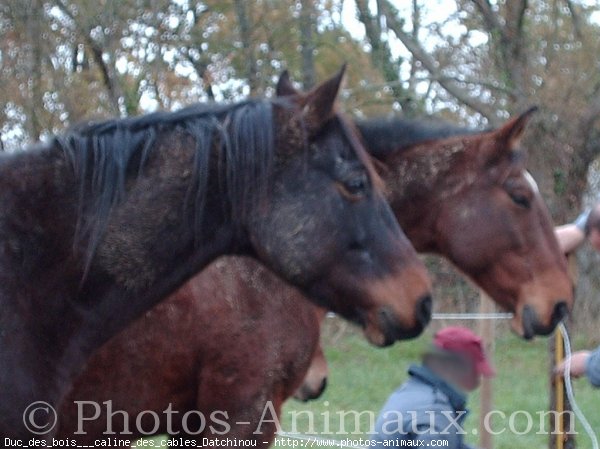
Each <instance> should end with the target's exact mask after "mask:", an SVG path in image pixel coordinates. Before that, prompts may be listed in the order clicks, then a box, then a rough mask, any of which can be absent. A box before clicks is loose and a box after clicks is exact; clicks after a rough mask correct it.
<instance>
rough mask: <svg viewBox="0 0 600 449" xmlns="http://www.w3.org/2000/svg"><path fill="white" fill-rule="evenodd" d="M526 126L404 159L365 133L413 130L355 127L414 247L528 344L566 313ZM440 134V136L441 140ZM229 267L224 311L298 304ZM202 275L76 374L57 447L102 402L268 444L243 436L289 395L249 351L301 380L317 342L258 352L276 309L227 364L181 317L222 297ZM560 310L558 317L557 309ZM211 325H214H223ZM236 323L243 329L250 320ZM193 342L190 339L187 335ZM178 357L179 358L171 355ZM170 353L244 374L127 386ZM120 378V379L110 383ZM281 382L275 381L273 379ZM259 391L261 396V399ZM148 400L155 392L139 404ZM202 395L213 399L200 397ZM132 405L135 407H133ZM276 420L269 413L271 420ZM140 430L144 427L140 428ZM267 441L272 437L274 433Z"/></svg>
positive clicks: (196, 373) (277, 286) (197, 325)
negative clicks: (449, 270) (472, 286)
mask: <svg viewBox="0 0 600 449" xmlns="http://www.w3.org/2000/svg"><path fill="white" fill-rule="evenodd" d="M528 116H529V115H528V114H527V115H524V116H522V117H519V118H518V119H516V120H513V121H510V122H509V123H507V124H506V125H505V126H504V127H503V128H501V129H500V130H498V131H494V132H487V133H479V134H470V135H463V136H461V137H452V138H448V139H444V140H440V141H428V142H427V143H426V144H421V145H418V146H414V147H411V148H408V149H405V148H403V147H402V148H401V147H395V146H393V144H392V142H391V141H389V140H388V141H387V142H388V145H390V146H391V147H393V148H389V149H388V150H387V151H383V150H382V149H381V146H378V145H376V144H377V142H375V141H374V140H373V139H374V138H375V137H373V135H372V134H371V133H370V132H369V131H370V130H369V129H368V128H369V126H370V127H377V128H379V132H378V133H377V138H380V137H381V138H385V135H384V133H383V132H382V129H383V130H385V129H386V127H387V128H389V130H388V132H389V133H391V132H397V130H398V127H404V129H407V127H410V126H412V124H410V123H409V122H402V121H397V122H387V125H385V126H382V123H381V122H366V123H362V124H360V129H361V130H363V132H364V135H365V139H366V142H367V144H368V145H371V144H373V145H372V146H373V147H377V149H378V156H379V157H380V158H381V159H382V160H384V161H385V163H386V169H385V172H386V174H385V178H386V181H387V183H388V186H389V195H390V198H391V203H392V204H393V207H394V211H395V212H396V214H397V216H398V218H401V219H402V222H403V225H404V226H405V229H406V232H407V234H408V235H409V236H410V237H411V239H412V241H413V242H414V244H415V245H416V246H417V248H419V249H420V250H430V251H436V252H438V253H439V254H441V255H444V256H446V257H447V258H449V259H450V260H452V261H453V262H454V263H455V264H456V265H457V266H458V267H459V268H460V269H461V270H462V271H464V272H465V273H466V274H468V275H469V276H470V277H471V278H473V279H474V280H475V281H476V282H477V283H478V284H479V285H480V286H481V287H482V288H485V289H486V291H488V292H489V293H490V294H491V295H492V297H493V298H494V299H495V300H496V301H497V302H499V303H501V304H502V305H504V306H505V307H507V308H508V309H511V310H513V311H515V312H516V313H517V316H519V312H520V311H523V310H530V312H525V313H524V314H523V316H522V318H520V319H518V320H517V324H518V323H520V322H526V323H528V324H527V325H526V328H525V334H524V336H532V335H533V333H535V332H536V331H538V332H539V331H543V332H546V331H548V328H550V327H553V326H554V325H555V324H556V320H558V319H559V318H561V317H562V315H563V313H564V309H566V308H567V307H569V306H570V305H571V303H572V286H571V283H570V281H569V278H568V276H567V273H566V267H565V266H564V263H563V258H562V255H561V254H560V251H559V249H558V246H557V245H556V242H555V240H554V233H553V230H552V226H551V222H550V219H549V217H548V214H547V212H546V208H545V206H544V204H543V202H542V200H541V197H540V196H539V193H538V192H537V191H536V189H535V185H534V183H532V182H531V180H530V179H529V178H528V177H527V176H526V174H525V173H524V172H523V170H524V166H523V160H522V159H520V158H518V157H516V155H515V151H516V149H517V146H516V145H517V142H518V139H519V138H520V136H521V133H522V131H523V128H524V126H525V122H526V120H527V118H528ZM410 132H414V129H413V130H412V131H411V130H410V129H407V132H406V133H404V135H406V134H407V133H410ZM455 132H456V131H453V132H452V133H455ZM459 132H460V131H459ZM439 133H443V134H446V133H447V132H446V130H441V129H440V130H439ZM413 134H414V133H413ZM423 136H425V137H423ZM430 137H431V135H429V134H428V135H424V134H419V135H414V136H413V140H416V141H418V140H422V139H423V138H425V139H430ZM400 178H402V179H400ZM475 228H476V229H475ZM228 263H231V264H232V268H227V270H226V271H227V272H229V273H230V275H232V276H233V278H234V280H233V281H231V283H233V285H236V286H237V287H239V288H240V289H243V292H244V297H238V298H236V299H233V298H230V301H232V302H233V303H234V304H239V303H240V302H242V301H244V302H245V301H249V302H250V303H251V304H253V303H254V302H255V300H253V299H252V298H253V297H254V296H255V295H261V294H264V293H262V292H269V297H270V298H271V300H274V302H275V303H285V302H286V301H287V298H288V296H292V297H295V295H297V292H296V291H295V290H293V289H290V288H288V287H286V285H285V284H283V283H281V282H279V281H277V280H276V279H275V278H274V277H273V276H272V275H269V274H268V273H267V272H265V271H264V270H260V273H261V276H260V278H253V276H254V275H253V273H254V272H255V271H256V270H257V267H255V266H254V264H248V263H244V262H240V261H239V260H238V261H235V262H233V260H232V259H228ZM222 270H223V269H222ZM215 271H216V270H212V273H211V274H213V275H214V273H215ZM231 273H235V275H233V274H231ZM205 276H206V277H205ZM208 276H209V275H208V274H206V273H202V274H201V275H200V276H199V277H198V278H196V279H195V280H194V281H193V282H194V283H195V284H198V285H200V284H201V283H206V287H205V289H206V290H207V291H206V292H202V293H199V294H200V295H201V296H202V298H203V300H202V301H200V300H197V299H196V300H195V301H189V302H184V301H182V300H180V299H173V300H168V301H167V302H165V303H164V304H161V305H160V306H159V309H162V311H161V312H160V313H158V314H153V315H152V316H151V317H147V318H146V319H145V320H143V321H141V322H140V323H138V325H137V327H136V328H135V329H130V330H128V331H126V332H125V333H123V334H122V335H121V336H119V337H118V338H116V339H114V340H113V341H112V342H111V344H110V346H107V347H105V348H103V350H102V351H101V352H100V354H98V355H97V356H96V357H95V358H94V359H93V361H92V363H91V364H90V366H89V368H88V371H87V373H86V375H85V376H83V377H82V378H80V379H79V381H78V383H77V386H76V389H75V390H74V391H73V392H72V394H71V395H70V398H69V402H70V403H69V404H68V407H66V408H65V409H63V417H64V420H63V422H62V429H61V436H63V437H67V436H71V435H72V432H73V431H74V430H75V429H76V422H77V421H76V420H75V418H74V417H75V415H76V412H77V410H76V407H75V405H74V404H73V403H72V401H75V400H77V399H80V400H90V401H96V402H99V403H101V401H103V400H108V399H112V400H113V407H114V408H115V409H123V410H127V411H129V412H130V416H133V417H135V416H138V415H139V411H140V410H143V407H147V408H148V409H149V410H155V411H161V410H164V409H165V408H166V407H168V405H169V403H170V402H175V401H177V406H178V407H181V408H179V409H178V410H180V411H181V414H183V413H185V412H186V411H189V410H194V409H198V410H201V411H203V412H204V413H207V412H209V411H211V410H222V409H225V410H228V411H229V412H230V413H231V414H232V415H233V416H237V415H238V414H240V413H242V412H243V411H245V412H246V413H247V414H248V415H247V416H248V418H247V420H248V421H250V422H251V423H252V425H250V426H247V425H242V426H235V425H234V426H232V429H231V432H230V433H229V434H228V435H226V436H230V437H231V436H235V437H244V438H249V439H252V438H258V441H259V442H262V441H271V439H272V437H273V435H272V434H270V435H269V434H261V435H253V434H252V432H253V431H254V430H255V429H256V427H257V423H258V422H259V421H260V416H261V413H262V412H263V411H264V404H265V401H266V400H272V401H273V403H275V404H277V406H279V404H280V403H281V400H282V398H285V397H286V395H289V394H290V393H291V391H292V390H293V388H287V389H285V391H286V393H285V394H284V393H282V387H275V386H274V385H273V383H272V382H273V376H266V377H264V378H261V377H258V378H257V377H255V376H254V374H255V373H256V372H260V373H261V375H264V372H263V371H260V370H258V371H257V368H256V367H255V366H254V364H252V363H250V362H248V359H247V351H252V353H253V354H254V353H255V352H256V349H257V348H258V349H260V351H259V353H258V354H255V356H256V357H255V358H254V360H255V361H257V360H258V358H259V357H265V361H264V362H263V361H261V366H268V364H269V363H272V364H273V365H272V366H273V367H277V366H281V365H282V363H283V364H284V365H285V364H286V363H288V364H291V363H294V364H295V367H296V368H297V369H304V370H305V369H306V364H305V365H303V368H302V367H301V366H300V365H299V364H297V363H296V362H297V360H298V359H303V360H306V358H304V356H303V354H304V353H305V351H307V350H308V349H307V348H308V347H307V346H304V343H307V344H310V343H311V342H315V341H316V339H315V337H314V335H313V332H314V331H313V325H306V326H307V327H306V329H305V330H302V329H300V328H299V327H292V326H289V329H288V334H291V333H292V332H295V331H296V330H298V329H300V330H301V332H300V333H299V334H297V335H296V336H295V337H294V336H291V337H290V336H289V335H288V337H289V339H286V342H290V343H289V344H290V345H291V346H290V347H289V348H288V349H293V348H295V350H294V351H292V352H290V353H287V356H288V357H290V358H289V359H288V360H287V362H283V361H282V359H281V358H280V357H279V356H280V355H281V353H280V352H277V351H273V350H272V349H269V350H270V351H273V352H265V351H262V348H263V347H267V348H271V347H270V345H272V344H273V342H272V341H271V340H274V339H277V338H283V337H277V336H278V335H279V334H278V333H277V334H276V335H275V336H271V335H270V332H279V330H280V324H279V323H286V322H288V321H289V322H291V320H293V318H294V314H295V313H296V311H295V310H292V311H290V310H288V309H285V308H284V309H282V310H280V313H282V315H280V316H277V318H276V319H273V318H272V317H271V318H269V319H271V321H265V322H262V323H260V324H259V323H257V327H256V330H255V332H256V333H257V335H258V336H263V337H264V338H265V340H264V341H263V340H261V341H260V342H257V341H256V340H253V341H252V342H248V337H244V338H239V336H238V335H237V334H238V332H237V331H235V330H234V331H232V332H231V333H227V338H231V339H232V341H235V342H236V344H239V345H243V348H247V349H244V350H240V349H238V350H237V351H233V352H231V353H227V352H226V351H225V349H227V348H228V347H227V346H223V342H224V341H225V339H226V338H225V336H224V335H223V334H219V335H217V336H216V337H218V341H217V343H215V341H213V340H211V338H212V337H211V336H210V335H212V334H209V336H208V337H207V336H204V331H202V332H198V331H197V329H202V328H203V327H204V326H209V325H211V322H212V320H207V319H206V318H202V317H208V316H209V315H206V314H200V313H198V316H196V317H190V315H193V313H191V314H190V313H189V309H190V308H191V307H192V306H190V303H192V302H198V303H204V302H206V301H205V300H206V299H209V298H212V297H213V295H217V297H218V295H221V293H219V291H218V289H217V288H215V287H212V286H211V285H212V284H214V285H216V286H217V287H220V288H223V287H222V284H223V283H224V281H223V279H220V278H218V277H217V278H215V277H212V278H209V277H208ZM236 279H237V280H239V279H242V280H244V281H245V282H247V283H248V279H252V281H251V282H249V283H248V285H244V286H241V285H240V284H238V281H237V280H236ZM257 280H258V281H260V282H257ZM187 291H188V292H189V291H190V289H189V288H188V290H187ZM522 291H523V292H522ZM526 293H528V294H529V295H528V294H526ZM227 295H230V293H228V294H227ZM227 295H226V296H227ZM511 295H512V296H511ZM190 299H191V298H190ZM563 301H564V304H565V306H562V305H561V304H562V302H563ZM175 302H178V303H179V304H180V307H181V309H182V310H180V311H179V312H178V313H179V314H181V315H185V316H186V318H185V320H184V321H183V322H182V323H180V322H178V321H177V318H176V316H174V317H171V316H170V314H173V312H172V311H171V312H170V310H173V309H169V307H171V308H173V307H174V306H173V305H171V306H169V304H170V303H173V304H174V303H175ZM215 303H216V304H227V301H224V300H223V299H221V300H217V298H215ZM194 307H198V306H194ZM240 307H241V306H240ZM174 310H176V308H175V309H174ZM227 310H229V306H228V308H227ZM243 310H246V309H245V308H244V309H243ZM219 316H220V315H218V316H216V317H215V319H221V318H219ZM263 316H264V315H263ZM240 319H242V323H243V322H244V320H247V319H249V318H248V317H243V318H240ZM542 320H547V321H542ZM158 323H160V325H162V326H167V328H168V329H171V330H172V331H173V332H174V334H172V333H171V331H169V333H168V335H165V334H162V333H159V332H158V331H150V334H148V331H145V332H142V329H159V324H158ZM540 323H544V324H540ZM240 325H243V324H241V323H236V324H235V325H234V326H233V329H236V328H237V326H240ZM188 326H189V327H188ZM265 330H266V331H267V332H268V333H267V334H266V335H267V336H265V334H264V333H263V332H265ZM519 330H520V329H519ZM304 332H306V335H307V336H306V337H305V336H304ZM192 334H195V335H193V336H191V335H192ZM245 335H247V334H245ZM292 341H294V342H295V343H292ZM138 342H139V343H138ZM251 344H252V345H255V346H251ZM183 347H184V349H180V348H183ZM134 348H135V349H134ZM173 349H175V350H176V352H183V353H185V356H180V358H182V359H183V358H188V359H193V360H206V359H207V358H209V359H210V358H211V357H217V361H218V363H216V365H215V366H217V367H219V366H222V364H223V363H224V362H223V360H226V363H228V364H230V365H236V366H239V365H238V357H239V358H240V359H241V360H242V361H243V362H244V363H247V365H245V367H244V368H246V369H243V370H242V372H241V373H240V372H237V373H235V374H236V375H232V374H231V372H229V374H228V372H225V371H222V372H219V371H215V370H214V369H213V367H211V366H209V365H202V364H199V365H194V366H191V365H190V364H189V363H188V364H187V365H183V366H184V368H183V369H179V370H169V371H167V370H164V371H165V372H168V373H170V375H171V376H174V378H164V377H163V375H162V374H161V375H160V376H157V375H154V376H153V375H149V376H144V377H142V376H139V375H137V373H138V372H139V371H141V370H142V369H143V368H142V367H148V366H153V367H157V366H160V365H161V357H167V356H168V357H170V356H169V355H163V352H164V351H167V350H169V351H171V350H173ZM211 351H212V352H211ZM310 351H312V349H310ZM123 352H126V353H127V356H126V357H124V356H123ZM319 358H320V357H319V356H318V355H317V356H315V357H314V359H317V360H318V359H319ZM211 360H212V359H211ZM320 361H321V363H323V362H324V359H322V358H321V359H320ZM257 363H258V362H257ZM146 369H147V368H146ZM217 369H220V368H217ZM118 372H121V373H123V375H122V376H119V375H118V374H117V373H118ZM275 372H277V371H275ZM271 373H273V371H272V372H271ZM209 374H211V375H214V376H213V377H211V376H209ZM279 374H280V375H282V372H281V371H279ZM296 374H298V373H296ZM284 378H285V376H283V375H282V379H284ZM133 379H135V382H136V383H138V384H139V386H138V387H137V390H135V389H133V386H132V385H130V384H129V383H128V382H133V381H134V380H133ZM282 379H279V382H282ZM236 381H239V382H237V383H236ZM296 381H297V380H296ZM253 382H256V383H253ZM292 383H293V382H292ZM182 385H183V386H185V388H184V387H182ZM207 385H208V386H207ZM265 385H266V388H267V390H264V388H263V387H264V386H265ZM166 390H169V391H170V395H164V394H163V393H162V392H163V391H166ZM146 391H148V392H150V391H157V392H160V393H156V394H153V393H145V392H146ZM182 391H183V392H184V393H183V394H184V395H185V394H187V402H185V405H182V400H181V399H180V398H181V396H179V395H178V394H176V392H182ZM208 391H211V392H212V394H211V395H208V394H207V392H208ZM265 391H268V394H265ZM200 393H202V394H200ZM213 395H214V396H215V397H213ZM248 395H251V396H253V397H255V398H257V401H262V402H257V403H255V404H254V406H253V407H248V406H247V404H246V402H245V400H244V401H242V404H243V405H242V406H241V407H240V408H239V409H237V408H236V407H235V405H232V399H231V398H232V397H237V396H239V397H240V398H246V397H248ZM234 402H235V401H234ZM138 403H139V404H140V405H139V406H138V405H137V404H138ZM132 404H136V405H135V406H133V407H132ZM207 404H208V405H207ZM232 407H233V408H232ZM250 410H252V413H253V416H249V415H251V414H252V413H251V412H250ZM278 410H279V409H278V408H275V411H278ZM136 413H137V414H138V415H136ZM88 416H89V415H88ZM132 421H133V422H135V418H132ZM230 422H232V421H231V420H230ZM105 423H106V413H103V414H102V415H101V417H100V418H98V419H97V420H95V421H94V422H90V423H89V424H88V423H87V422H86V427H85V429H84V430H88V431H90V432H92V429H93V432H92V433H91V435H90V436H89V437H88V438H92V437H93V436H98V435H101V432H102V430H104V427H103V426H105ZM88 426H89V427H88ZM149 428H151V423H148V427H145V429H149ZM164 429H165V426H164V425H163V426H162V427H161V429H160V432H164ZM262 430H264V431H266V430H267V429H266V428H263V429H262ZM268 430H269V431H271V430H272V428H269V429H268ZM206 435H210V432H208V431H207V432H206V433H204V434H203V435H202V436H206ZM210 436H211V437H214V435H210Z"/></svg>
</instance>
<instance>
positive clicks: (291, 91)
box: [275, 70, 300, 97]
mask: <svg viewBox="0 0 600 449" xmlns="http://www.w3.org/2000/svg"><path fill="white" fill-rule="evenodd" d="M299 93H300V92H299V91H298V90H296V88H295V87H294V85H293V84H292V80H291V79H290V72H288V71H287V70H284V71H283V72H282V73H281V75H280V76H279V81H277V87H276V88H275V94H276V95H277V96H278V97H287V96H289V95H298V94H299Z"/></svg>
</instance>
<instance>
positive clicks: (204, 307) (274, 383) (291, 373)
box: [58, 257, 327, 444]
mask: <svg viewBox="0 0 600 449" xmlns="http://www.w3.org/2000/svg"><path fill="white" fill-rule="evenodd" d="M323 315H324V313H323V312H322V311H321V312H320V311H319V309H317V307H315V306H314V305H312V304H310V303H309V302H308V301H306V299H305V298H304V297H303V296H302V294H301V293H300V292H299V291H298V290H296V289H295V288H290V286H289V285H288V284H285V283H284V282H283V281H281V280H280V279H279V278H277V277H276V276H274V275H273V274H272V273H271V272H270V271H268V270H267V269H266V268H264V267H263V266H262V265H260V264H258V263H257V262H256V261H254V260H252V259H249V258H240V257H238V258H234V257H226V258H221V259H219V260H218V261H216V262H215V263H213V264H212V265H210V266H209V267H208V268H207V269H205V270H204V271H203V272H202V273H201V274H199V275H198V276H196V277H195V278H193V279H192V280H191V281H190V282H188V283H187V284H186V285H185V286H184V287H182V288H181V289H180V290H178V291H177V292H176V293H175V294H174V295H172V296H171V297H170V298H169V299H168V300H166V301H164V302H163V303H161V304H159V305H158V306H156V307H155V308H153V309H152V310H151V311H149V312H147V313H146V315H145V316H144V317H143V318H142V319H140V320H138V321H137V322H136V323H134V325H133V326H130V327H129V328H127V329H126V330H125V331H124V332H123V333H122V334H121V335H119V336H118V337H116V338H114V339H112V340H111V341H110V342H109V343H108V344H107V345H105V346H104V347H103V348H102V349H101V350H100V351H99V352H98V353H97V354H96V355H95V356H94V357H93V358H92V361H91V362H90V365H89V366H88V369H87V370H86V372H85V374H84V375H83V376H81V377H80V378H79V379H78V380H77V381H76V382H75V384H74V389H73V392H72V393H71V394H70V395H69V398H68V400H67V401H66V403H65V406H64V407H63V409H62V413H61V417H60V429H59V432H58V437H60V438H73V437H76V438H77V441H78V442H79V443H80V444H93V442H94V440H96V439H97V438H101V437H102V435H103V432H105V431H106V429H107V428H108V426H107V420H108V419H110V413H109V412H108V409H107V405H106V404H103V402H104V401H112V403H111V406H112V410H113V412H116V411H117V410H124V411H126V412H127V413H128V415H127V416H128V417H129V421H127V424H128V427H129V430H130V431H131V432H132V433H131V434H128V433H126V432H125V431H126V430H127V427H124V426H125V421H124V419H123V416H122V415H116V417H114V418H112V422H111V423H110V424H111V426H110V427H111V428H112V430H113V431H114V432H116V434H117V435H119V436H120V437H121V438H127V439H132V438H136V437H141V436H145V435H147V434H161V433H164V434H167V433H169V434H171V435H179V436H186V435H187V436H190V435H193V434H197V433H199V434H200V435H199V438H201V437H202V436H212V435H211V431H210V429H209V426H211V425H212V426H213V427H219V429H220V428H221V426H220V425H218V423H216V422H211V416H213V417H214V416H215V415H214V412H215V411H217V410H218V411H222V412H224V413H226V414H227V418H224V416H218V418H219V419H223V420H225V421H227V423H228V424H229V425H231V430H230V431H229V432H227V434H226V435H224V436H223V438H225V437H229V438H245V439H255V440H256V441H258V443H259V444H262V442H263V441H268V442H270V441H272V438H273V435H274V432H275V430H276V429H275V427H274V426H273V423H269V424H265V425H264V426H261V428H260V429H259V431H260V432H261V433H257V434H254V433H253V432H255V431H256V430H257V427H258V422H259V418H260V416H261V414H262V413H263V411H266V417H267V419H271V418H272V415H271V413H272V411H274V412H275V413H279V410H280V408H281V404H282V403H283V401H284V400H285V399H287V398H289V397H290V396H291V395H292V394H294V393H295V392H297V393H298V396H299V397H300V398H301V399H303V400H306V399H310V398H311V397H316V396H318V395H319V394H320V393H321V391H322V390H323V388H324V387H325V385H324V381H325V378H326V373H327V371H326V370H327V366H326V363H325V359H324V358H323V356H322V352H319V351H321V348H320V346H318V341H319V324H320V321H321V318H322V317H323ZM313 359H314V360H315V363H314V366H313V368H314V370H315V372H313V373H309V378H308V379H306V382H305V383H304V384H302V380H303V378H304V377H305V373H307V370H308V368H309V365H310V364H311V360H313ZM299 388H300V391H298V389H299ZM77 400H82V401H93V404H92V403H87V402H85V403H80V404H79V405H78V404H76V403H75V402H74V401H77ZM95 404H98V406H96V405H95ZM270 405H272V407H273V408H272V410H271V409H269V408H266V407H269V406H270ZM169 407H171V409H172V410H174V411H176V412H177V413H176V414H173V415H172V419H171V422H170V423H169V419H168V418H167V414H166V412H165V410H167V409H168V408H169ZM148 410H149V411H153V412H156V414H157V415H158V416H159V417H160V420H155V418H154V416H153V415H151V414H148V413H147V414H146V416H144V417H143V418H142V420H141V421H140V422H139V423H137V422H136V420H137V419H138V417H139V416H143V412H144V411H148ZM191 411H197V412H199V413H194V414H189V415H188V417H187V418H186V417H185V416H186V415H185V414H186V413H190V412H191ZM200 413H201V414H202V416H204V417H206V422H205V427H206V428H205V429H204V431H203V432H199V431H201V430H202V425H203V424H202V422H201V421H200V420H199V416H200ZM78 414H79V419H80V420H79V421H78ZM81 417H83V418H84V420H83V421H81ZM90 418H93V419H90ZM215 421H216V420H215ZM79 422H81V423H82V430H83V431H84V432H87V435H74V432H75V431H76V430H77V426H78V423H79ZM237 423H247V424H237Z"/></svg>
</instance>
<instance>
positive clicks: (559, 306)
mask: <svg viewBox="0 0 600 449" xmlns="http://www.w3.org/2000/svg"><path fill="white" fill-rule="evenodd" d="M568 314H569V306H567V303H566V302H565V301H560V302H558V303H556V304H555V305H554V311H553V312H552V322H553V324H555V325H556V324H558V323H560V322H561V321H562V320H563V318H565V317H566V316H567V315H568Z"/></svg>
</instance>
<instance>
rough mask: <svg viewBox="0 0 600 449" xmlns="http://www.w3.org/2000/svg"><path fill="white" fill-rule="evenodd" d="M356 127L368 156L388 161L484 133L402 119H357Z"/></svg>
mask: <svg viewBox="0 0 600 449" xmlns="http://www.w3.org/2000/svg"><path fill="white" fill-rule="evenodd" d="M356 126H357V128H358V130H359V131H360V134H361V135H362V136H363V139H364V141H365V142H367V148H368V150H369V153H371V155H373V156H375V157H377V158H385V157H386V156H387V155H389V154H390V153H392V152H396V151H400V150H403V149H408V148H410V147H413V146H415V145H417V144H421V143H424V142H427V141H431V140H440V139H445V138H448V137H452V136H461V135H468V134H477V133H480V132H482V131H481V130H477V129H473V128H467V127H463V126H457V125H454V124H451V123H448V122H444V121H442V120H434V119H425V120H423V119H420V120H412V119H406V118H401V117H394V118H372V119H359V120H356Z"/></svg>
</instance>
